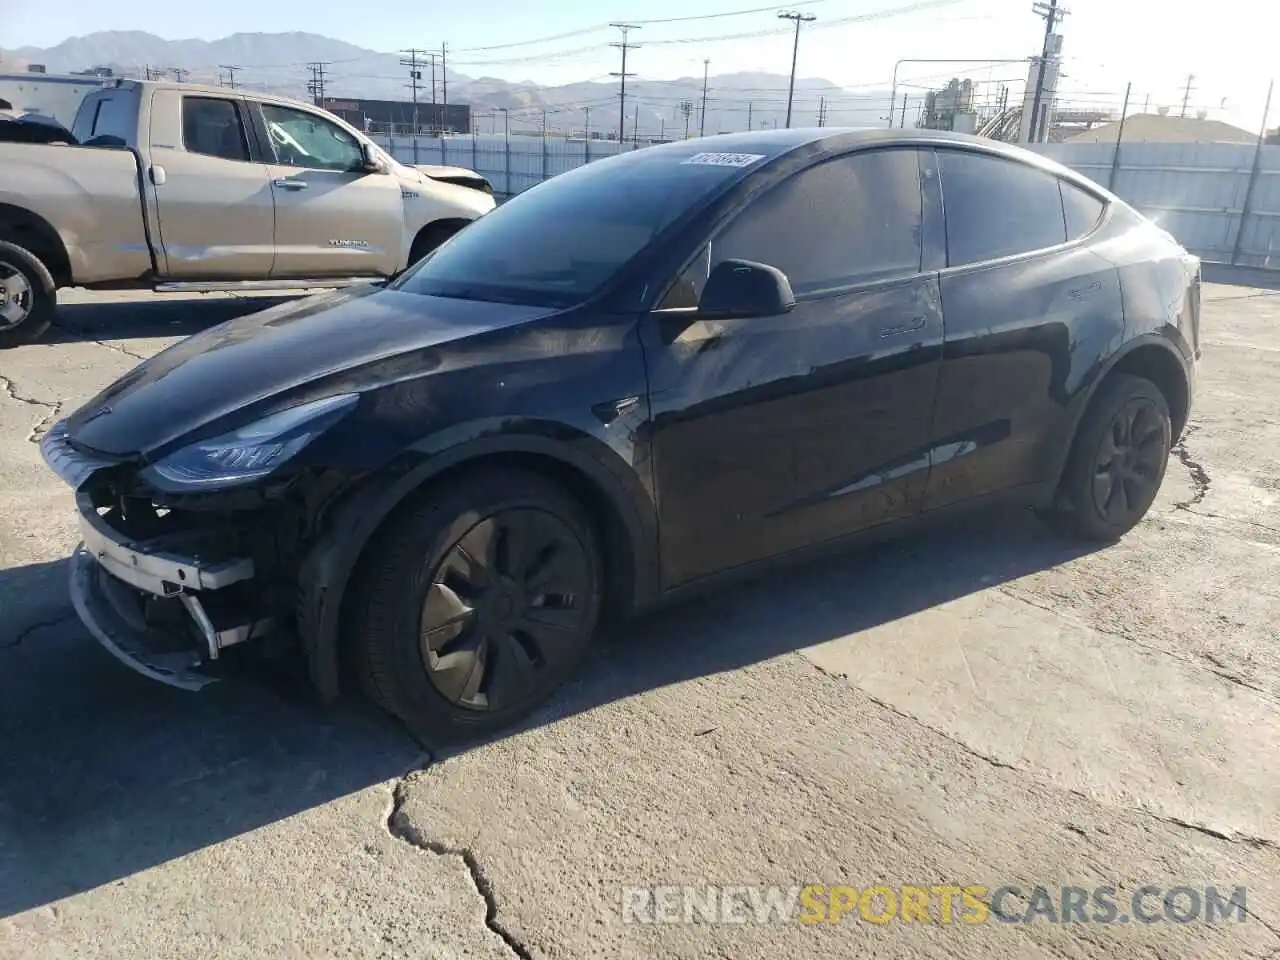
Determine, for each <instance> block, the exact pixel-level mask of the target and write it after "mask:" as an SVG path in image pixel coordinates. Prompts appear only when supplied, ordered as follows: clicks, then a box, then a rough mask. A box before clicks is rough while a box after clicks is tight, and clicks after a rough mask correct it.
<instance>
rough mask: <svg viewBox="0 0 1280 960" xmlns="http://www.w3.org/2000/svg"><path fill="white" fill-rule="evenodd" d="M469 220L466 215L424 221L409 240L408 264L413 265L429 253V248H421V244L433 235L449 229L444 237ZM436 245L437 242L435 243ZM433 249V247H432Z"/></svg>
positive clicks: (457, 229)
mask: <svg viewBox="0 0 1280 960" xmlns="http://www.w3.org/2000/svg"><path fill="white" fill-rule="evenodd" d="M470 222H471V221H470V220H468V219H467V218H466V217H440V218H439V219H437V220H432V221H430V222H429V223H424V224H423V225H422V226H421V227H420V228H419V230H418V232H417V233H415V234H414V235H413V239H412V240H411V241H410V242H409V263H408V265H409V266H413V265H414V264H415V263H417V262H418V260H420V259H421V258H422V257H424V256H426V254H427V253H430V252H431V251H430V250H425V251H424V250H422V249H421V245H422V244H425V243H427V242H429V241H430V240H431V238H432V237H433V236H435V235H436V234H438V233H440V232H442V231H446V230H447V231H449V232H448V234H447V236H446V237H445V239H448V237H449V236H452V235H453V234H454V233H457V232H458V231H459V230H461V229H462V228H463V227H465V226H466V225H467V224H469V223H470ZM437 245H438V244H437ZM432 249H434V247H433V248H432Z"/></svg>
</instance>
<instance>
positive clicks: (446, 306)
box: [67, 285, 553, 456]
mask: <svg viewBox="0 0 1280 960" xmlns="http://www.w3.org/2000/svg"><path fill="white" fill-rule="evenodd" d="M551 312H553V311H552V309H551V308H547V307H531V306H520V305H514V304H502V303H485V302H480V301H474V300H458V299H450V298H445V297H428V296H421V295H418V294H411V293H401V292H399V291H395V290H384V289H382V288H381V287H377V286H373V285H370V286H367V287H365V286H361V287H353V288H350V289H348V290H342V291H338V292H335V293H329V294H321V295H319V296H314V297H308V298H305V299H302V300H295V301H290V302H288V303H284V304H280V305H277V306H274V307H271V308H269V309H267V310H263V311H261V312H259V313H253V314H249V315H247V316H244V317H239V318H237V319H235V320H231V321H229V322H227V323H223V324H219V325H218V326H216V327H212V328H210V329H208V330H206V331H204V332H202V333H198V334H196V335H194V336H192V337H189V338H187V339H186V340H183V341H181V342H179V343H176V344H174V345H173V346H172V347H170V348H169V349H167V350H165V351H163V352H161V353H159V354H157V355H156V356H154V357H152V358H151V359H150V360H147V361H144V362H143V363H141V364H139V365H138V366H137V367H135V368H134V369H133V370H132V371H130V372H129V373H128V374H126V375H125V376H123V377H121V378H120V379H119V380H117V381H116V382H115V383H113V384H111V386H109V387H107V388H106V389H105V390H104V391H102V393H100V394H98V396H96V397H94V399H92V400H90V401H89V402H88V403H86V404H85V405H84V406H83V407H81V408H80V409H79V410H77V411H76V412H75V413H74V414H72V415H71V416H70V417H69V418H68V420H67V432H68V434H69V436H70V438H71V440H72V441H73V442H74V443H77V444H80V445H82V446H85V447H88V448H91V449H93V450H96V451H98V452H100V453H104V454H109V455H112V456H131V455H136V454H145V453H147V452H148V451H152V450H155V449H157V448H159V447H163V446H165V445H166V444H168V443H171V442H173V441H174V440H177V439H179V438H181V437H182V436H184V435H186V434H188V433H190V432H192V431H194V430H197V429H199V428H200V427H202V426H204V425H206V424H208V423H210V422H212V421H214V420H217V419H219V418H221V417H224V416H226V415H227V414H230V413H233V412H234V411H236V410H238V409H240V408H242V407H246V406H248V405H250V404H253V403H256V402H258V401H261V400H265V399H267V398H269V397H273V396H276V395H278V394H283V393H285V392H287V391H289V390H292V389H295V388H297V387H300V386H303V385H306V384H314V383H317V382H319V381H323V380H325V379H334V380H341V381H342V389H352V387H353V385H354V386H355V388H357V389H358V387H359V381H360V378H359V377H358V376H356V377H352V376H351V374H352V373H353V372H355V371H359V370H361V369H366V370H368V369H370V368H376V367H377V365H378V364H379V363H380V362H382V361H389V360H393V359H394V358H397V357H402V356H404V355H406V354H413V353H414V352H416V351H422V350H425V349H429V348H431V347H436V346H440V345H442V344H445V343H449V342H451V341H456V340H460V339H463V338H465V337H469V336H473V335H475V334H479V333H484V332H487V331H490V330H496V329H499V328H502V327H507V326H513V325H515V324H519V323H523V322H526V321H528V320H533V319H536V318H538V317H540V316H545V315H547V314H549V313H551ZM425 366H426V365H425V364H424V368H425ZM337 389H338V388H337V387H335V391H336V390H337Z"/></svg>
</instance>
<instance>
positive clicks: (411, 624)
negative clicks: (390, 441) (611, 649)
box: [346, 469, 604, 744]
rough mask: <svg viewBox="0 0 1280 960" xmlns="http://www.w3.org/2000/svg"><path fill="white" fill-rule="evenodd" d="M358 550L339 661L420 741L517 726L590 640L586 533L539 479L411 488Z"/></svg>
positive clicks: (579, 513) (503, 473)
mask: <svg viewBox="0 0 1280 960" xmlns="http://www.w3.org/2000/svg"><path fill="white" fill-rule="evenodd" d="M364 556H365V557H366V559H365V560H364V562H363V563H362V566H361V568H360V570H358V571H357V582H356V583H355V584H354V585H353V589H354V590H355V593H354V594H353V596H352V598H351V602H350V603H348V604H347V605H346V611H347V616H346V625H347V636H348V644H349V646H348V649H349V650H350V652H351V654H352V655H353V664H352V665H353V666H354V668H355V670H356V672H357V674H358V675H359V678H360V681H361V684H362V686H363V687H364V690H365V692H366V693H367V694H368V695H369V696H370V697H371V698H372V699H373V700H374V701H375V702H376V703H378V704H379V705H380V706H382V707H383V709H385V710H387V711H388V712H389V713H392V714H394V715H396V716H398V717H400V718H401V719H402V720H403V721H404V722H405V723H406V725H408V726H409V728H410V729H411V730H412V731H413V732H414V734H415V735H416V736H417V737H418V738H419V739H421V740H422V741H424V742H426V743H428V744H443V743H449V742H454V741H459V740H466V739H469V738H473V737H475V736H477V735H480V734H483V733H485V732H488V731H491V730H496V729H499V728H501V727H504V726H506V725H508V724H510V723H512V722H514V721H515V720H517V719H519V718H520V717H521V716H523V715H524V714H527V713H528V712H529V711H530V710H532V709H533V708H534V707H535V706H537V704H538V703H540V702H541V701H542V700H544V699H546V697H548V696H549V695H550V694H551V693H552V692H553V691H554V690H555V689H556V688H557V687H559V686H560V685H561V684H562V683H563V682H564V681H565V680H566V679H567V678H568V677H569V676H570V675H571V674H572V672H573V671H574V669H575V668H576V667H577V665H578V663H579V662H580V661H581V659H582V657H583V655H584V654H585V653H586V651H587V649H588V648H589V646H590V642H591V638H592V635H593V634H594V632H595V626H596V620H597V617H598V615H599V610H600V602H601V591H602V584H603V582H604V576H603V570H602V565H601V561H600V557H599V548H598V546H597V538H596V533H595V529H594V527H593V525H592V522H591V519H590V517H589V515H588V514H587V512H586V510H585V509H584V507H583V506H582V504H580V503H579V502H578V501H577V500H576V499H575V498H574V497H573V496H572V495H571V494H569V493H568V492H567V491H566V490H564V489H563V488H562V487H561V486H560V485H559V484H557V483H555V482H554V481H552V480H550V479H548V478H547V477H544V476H542V475H540V474H537V473H532V472H529V471H526V470H519V469H482V470H477V471H476V472H474V473H468V474H467V475H465V476H461V477H458V478H457V479H456V480H454V481H453V482H450V483H448V484H447V485H444V486H439V487H433V488H431V489H429V490H427V491H424V492H423V494H422V495H421V497H420V498H418V499H416V500H414V501H413V502H411V503H409V504H407V505H406V506H404V507H402V508H401V509H400V510H399V511H397V512H396V513H395V514H393V515H392V516H391V517H390V518H389V519H388V520H387V522H386V523H385V524H384V528H383V531H382V532H381V533H380V534H379V536H378V537H377V538H376V539H375V540H374V541H373V542H371V543H370V544H369V546H368V547H366V549H365V553H364Z"/></svg>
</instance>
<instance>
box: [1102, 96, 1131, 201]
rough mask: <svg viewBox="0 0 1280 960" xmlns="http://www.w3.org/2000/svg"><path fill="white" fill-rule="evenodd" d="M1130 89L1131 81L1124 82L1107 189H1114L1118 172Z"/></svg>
mask: <svg viewBox="0 0 1280 960" xmlns="http://www.w3.org/2000/svg"><path fill="white" fill-rule="evenodd" d="M1132 90H1133V83H1132V82H1129V83H1127V84H1125V87H1124V105H1123V106H1121V107H1120V129H1119V130H1117V131H1116V146H1115V150H1114V151H1112V154H1111V176H1110V177H1108V178H1107V189H1108V190H1115V186H1116V174H1117V173H1119V172H1120V144H1121V143H1123V142H1124V118H1125V117H1127V116H1128V115H1129V94H1130V92H1131V91H1132Z"/></svg>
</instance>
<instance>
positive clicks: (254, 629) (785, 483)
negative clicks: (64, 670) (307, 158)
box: [42, 129, 1200, 741]
mask: <svg viewBox="0 0 1280 960" xmlns="http://www.w3.org/2000/svg"><path fill="white" fill-rule="evenodd" d="M1199 290H1200V273H1199V263H1198V261H1197V260H1196V259H1195V258H1194V257H1192V256H1190V255H1188V254H1187V253H1186V251H1184V250H1183V249H1182V248H1181V247H1179V246H1178V244H1177V243H1176V242H1174V240H1173V239H1172V238H1171V237H1170V236H1169V235H1168V234H1167V233H1165V232H1164V231H1163V230H1161V229H1159V228H1158V227H1156V226H1155V225H1153V224H1151V223H1149V222H1148V221H1146V220H1145V219H1144V218H1142V217H1141V216H1139V215H1138V214H1137V213H1135V212H1134V211H1133V210H1131V209H1130V208H1129V207H1127V206H1126V205H1125V204H1124V203H1123V202H1121V201H1120V200H1118V199H1117V198H1116V197H1114V196H1113V195H1111V194H1109V193H1107V192H1106V191H1104V190H1102V189H1101V188H1099V187H1097V186H1096V185H1094V184H1093V183H1091V182H1090V181H1088V180H1086V179H1084V178H1082V177H1080V176H1079V175H1077V174H1075V173H1072V172H1071V171H1069V170H1067V169H1065V168H1063V167H1060V166H1058V165H1056V164H1052V163H1050V162H1048V161H1045V160H1043V159H1040V158H1038V157H1035V156H1033V155H1031V154H1029V153H1026V152H1024V151H1020V150H1018V149H1016V148H1011V147H1007V146H1005V145H1001V144H996V143H992V142H990V141H983V140H978V139H976V138H970V137H963V136H959V135H951V134H938V133H931V132H927V131H876V132H869V131H839V130H835V131H833V130H830V129H824V130H781V131H769V132H756V133H749V134H733V135H728V136H722V137H712V138H706V139H700V140H696V141H685V142H680V143H673V144H668V145H664V146H658V147H653V148H648V149H644V150H638V151H635V152H632V153H627V154H625V155H621V156H618V157H615V158H611V159H608V160H605V161H602V162H599V163H593V164H591V165H590V166H585V167H581V168H579V169H577V170H574V171H572V172H570V173H567V174H564V175H562V176H559V177H556V178H554V179H552V180H550V181H548V182H546V183H544V184H542V185H539V186H538V187H536V188H534V189H532V190H530V191H527V192H526V193H523V194H521V195H519V196H518V197H516V198H514V199H513V200H511V201H510V202H508V203H506V204H504V205H502V206H500V207H499V208H497V209H496V210H495V211H494V212H492V213H490V214H488V215H486V216H485V217H483V218H481V219H480V220H477V221H476V222H475V223H473V224H471V225H470V226H468V227H467V228H466V229H465V230H463V231H461V232H460V233H458V234H457V235H456V236H455V237H453V238H452V239H451V240H449V241H448V242H447V243H445V244H444V245H442V246H441V247H440V248H439V249H437V250H436V251H435V252H434V253H433V254H432V255H430V256H429V257H428V258H426V259H425V260H423V261H422V262H421V263H419V264H418V265H416V266H415V267H413V268H411V269H410V270H409V271H407V272H406V273H404V274H403V275H401V276H400V277H398V278H396V279H394V280H392V281H391V282H389V283H386V284H370V285H368V286H365V287H360V288H352V289H348V290H344V291H340V292H335V293H331V294H325V295H321V296H318V297H312V298H308V299H305V300H300V301H296V302H289V303H283V304H280V305H278V306H275V307H273V308H271V309H268V310H265V311H263V312H260V313H256V314H253V315H250V316H246V317H242V318H239V319H237V320H233V321H231V322H229V323H225V324H222V325H220V326H217V327H214V328H211V329H209V330H207V331H205V332H202V333H199V334H197V335H195V336H193V337H190V338H189V339H187V340H184V341H182V342H179V343H177V344H175V345H174V346H172V347H170V348H169V349H167V350H165V351H164V352H162V353H160V354H158V355H157V356H155V357H153V358H152V359H150V360H147V361H145V362H144V363H142V364H140V365H139V366H138V367H137V368H136V369H134V370H133V371H132V372H130V373H129V374H128V375H126V376H125V377H123V378H121V379H120V380H118V381H117V382H116V383H114V384H112V385H111V386H110V387H108V388H107V389H106V390H104V391H103V392H102V393H101V394H100V395H99V396H97V397H96V398H94V399H93V400H92V401H90V402H89V403H87V404H86V405H85V406H83V407H82V408H81V409H79V410H77V411H76V412H75V413H74V414H72V415H71V416H69V417H68V418H66V419H65V420H63V421H61V422H59V423H58V424H56V425H55V426H54V428H53V429H52V430H51V431H50V432H49V433H48V435H47V436H46V437H45V438H44V441H43V445H42V451H43V454H44V457H45V460H46V462H47V463H48V464H49V466H50V467H51V468H52V469H53V470H54V471H56V472H57V473H58V474H59V476H61V477H62V478H63V479H64V480H65V481H66V482H67V483H68V484H69V485H70V486H71V487H73V488H74V490H75V496H76V501H77V505H78V508H79V521H80V529H81V534H82V538H83V543H82V544H81V546H80V547H79V548H78V549H77V550H76V553H75V556H74V558H73V562H72V585H71V592H72V598H73V601H74V603H75V607H76V610H77V611H78V613H79V615H80V617H81V619H82V620H83V621H84V623H85V624H86V625H87V626H88V627H89V629H90V630H91V631H92V633H93V634H94V635H95V637H96V638H97V639H98V640H99V641H100V642H101V643H102V644H103V645H104V646H106V647H107V648H108V649H109V650H110V651H111V652H112V653H114V654H115V655H116V656H117V657H118V658H119V659H121V660H123V661H124V662H125V663H126V664H128V665H129V666H131V667H133V668H134V669H136V670H138V671H140V672H142V673H144V674H147V675H148V676H150V677H153V678H155V679H157V680H160V681H163V682H165V683H169V684H172V685H174V686H178V687H184V688H188V689H198V688H200V687H202V686H204V685H206V684H208V683H210V682H212V681H213V680H215V679H217V678H218V677H219V676H220V671H221V668H222V667H223V666H225V665H226V663H227V662H228V661H231V660H234V659H235V658H236V657H239V656H243V655H244V654H245V653H247V652H248V651H250V650H254V649H258V648H262V647H263V645H267V646H271V647H272V648H274V649H278V650H283V651H286V653H287V654H288V655H292V656H296V657H297V658H298V662H299V663H300V664H305V668H306V670H307V671H308V673H309V676H310V678H311V680H312V681H313V683H314V685H315V687H316V688H317V690H318V691H319V692H320V693H321V694H322V695H323V696H324V697H326V698H330V697H333V696H336V695H337V694H338V692H339V690H340V689H341V688H342V686H343V685H344V684H348V683H350V684H359V685H360V686H361V687H362V688H363V690H364V691H366V692H367V693H368V694H369V695H370V696H371V697H372V698H373V699H374V700H375V701H376V702H377V703H379V704H380V705H381V706H383V707H384V708H385V709H386V710H388V711H389V712H391V713H393V714H395V715H397V716H399V717H401V718H403V719H404V720H405V721H406V722H407V723H408V724H409V725H410V726H411V727H412V728H413V729H414V730H415V731H416V732H417V733H418V734H419V735H420V736H422V737H424V738H425V739H428V740H431V741H444V740H450V739H459V738H466V737H469V736H472V735H476V734H479V733H481V732H484V731H488V730H492V729H495V728H498V727H501V726H504V725H507V724H509V723H510V722H512V721H513V720H515V719H516V718H518V717H520V716H522V715H524V714H525V713H527V712H528V711H529V710H531V709H532V708H533V707H534V705H536V704H537V703H538V702H539V701H541V700H543V699H544V698H545V697H547V696H548V695H549V694H550V693H551V692H552V691H553V690H554V689H555V688H556V687H557V686H558V685H559V684H561V683H562V682H563V681H564V680H565V678H567V677H568V676H569V675H570V673H571V672H572V671H573V669H574V667H575V665H576V664H577V663H578V662H579V661H580V660H581V658H582V657H583V655H584V653H585V651H586V650H587V649H588V647H589V644H590V642H591V640H592V637H593V636H594V635H595V634H596V632H597V626H598V624H599V623H600V622H601V621H602V619H603V618H604V617H606V616H611V615H617V614H630V613H634V612H637V611H640V610H643V609H646V608H648V607H650V606H653V605H654V604H656V603H658V602H660V601H665V600H667V599H669V598H672V597H676V596H679V595H681V594H683V593H685V592H687V591H689V590H693V589H699V588H701V587H704V586H706V585H709V584H712V583H716V582H718V581H719V580H721V579H723V578H725V577H727V576H731V575H738V574H742V573H748V572H753V571H759V570H761V569H765V568H768V567H770V566H772V565H774V564H776V563H778V562H782V561H787V562H789V561H793V560H795V559H797V558H800V557H805V556H809V555H811V554H813V553H815V552H817V551H821V550H825V549H828V548H831V547H839V546H844V545H847V544H850V543H854V542H863V541H867V540H873V539H881V538H884V537H888V536H892V535H894V534H896V533H899V532H901V531H903V530H906V529H909V528H911V527H913V526H915V525H916V524H917V523H919V522H920V521H926V520H932V519H934V518H941V517H945V516H948V515H950V514H952V513H954V512H956V511H957V510H960V509H969V508H972V507H975V506H989V505H993V504H1002V505H1016V506H1019V507H1033V508H1036V509H1037V510H1039V511H1040V512H1041V513H1042V514H1043V515H1044V516H1045V517H1046V518H1047V519H1048V520H1050V521H1051V522H1052V523H1054V524H1055V525H1056V526H1058V527H1059V528H1061V529H1064V530H1066V531H1068V532H1070V533H1072V534H1075V535H1079V536H1083V537H1088V538H1093V539H1100V540H1109V539H1114V538H1116V537H1119V536H1122V535H1123V534H1124V533H1125V532H1127V531H1128V530H1129V529H1130V528H1131V527H1132V526H1133V525H1134V524H1136V523H1137V522H1138V521H1139V520H1140V519H1141V518H1142V516H1143V515H1144V514H1145V513H1146V511H1147V509H1148V508H1149V507H1150V505H1151V503H1152V501H1153V499H1154V497H1155V495H1156V491H1157V490H1158V488H1159V486H1160V483H1161V481H1162V479H1163V476H1164V471H1165V465H1166V462H1167V459H1168V456H1169V452H1170V448H1171V445H1172V443H1173V442H1174V440H1175V439H1176V437H1177V436H1178V435H1179V433H1180V432H1181V430H1182V429H1183V427H1184V425H1185V424H1186V422H1187V417H1188V415H1189V411H1190V404H1191V399H1192V394H1193V384H1194V370H1195V362H1196V359H1197V358H1198V356H1199V349H1200V347H1199V327H1198V324H1199V305H1200V303H1199ZM780 600H782V601H783V602H785V597H782V596H780Z"/></svg>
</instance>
